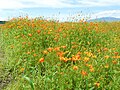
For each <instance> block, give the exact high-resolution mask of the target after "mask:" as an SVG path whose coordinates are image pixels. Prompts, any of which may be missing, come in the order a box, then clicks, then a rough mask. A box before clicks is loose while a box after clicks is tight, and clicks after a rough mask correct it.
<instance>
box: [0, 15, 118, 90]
mask: <svg viewBox="0 0 120 90" xmlns="http://www.w3.org/2000/svg"><path fill="white" fill-rule="evenodd" d="M0 49H1V50H2V53H3V56H4V58H3V60H0V68H1V69H0V76H1V77H2V80H1V82H3V81H4V80H7V76H10V78H11V79H10V80H9V82H8V83H7V84H6V85H4V87H3V90H119V88H120V22H85V21H82V20H80V21H79V22H59V21H53V20H44V19H42V18H35V19H28V18H27V17H20V18H13V19H12V20H10V21H8V22H6V23H5V24H4V25H1V26H0Z"/></svg>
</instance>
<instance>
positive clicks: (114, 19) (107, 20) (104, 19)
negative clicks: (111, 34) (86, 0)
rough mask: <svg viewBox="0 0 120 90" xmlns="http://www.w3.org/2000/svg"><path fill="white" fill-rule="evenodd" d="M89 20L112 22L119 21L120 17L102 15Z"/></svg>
mask: <svg viewBox="0 0 120 90" xmlns="http://www.w3.org/2000/svg"><path fill="white" fill-rule="evenodd" d="M91 21H98V22H99V21H106V22H113V21H120V18H114V17H102V18H96V19H91V20H89V22H91Z"/></svg>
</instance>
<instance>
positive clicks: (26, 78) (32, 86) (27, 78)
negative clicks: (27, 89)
mask: <svg viewBox="0 0 120 90" xmlns="http://www.w3.org/2000/svg"><path fill="white" fill-rule="evenodd" d="M23 78H24V79H25V80H27V81H28V82H29V84H30V86H31V88H32V90H34V85H33V82H32V80H30V78H29V77H26V76H23Z"/></svg>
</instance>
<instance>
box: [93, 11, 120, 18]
mask: <svg viewBox="0 0 120 90" xmlns="http://www.w3.org/2000/svg"><path fill="white" fill-rule="evenodd" d="M101 17H116V18H120V10H108V11H102V12H98V13H95V14H92V15H91V19H95V18H101Z"/></svg>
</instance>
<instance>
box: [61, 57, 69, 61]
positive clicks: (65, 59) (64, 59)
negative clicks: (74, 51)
mask: <svg viewBox="0 0 120 90" xmlns="http://www.w3.org/2000/svg"><path fill="white" fill-rule="evenodd" d="M60 60H61V61H64V62H67V61H68V59H67V58H65V57H60Z"/></svg>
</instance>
